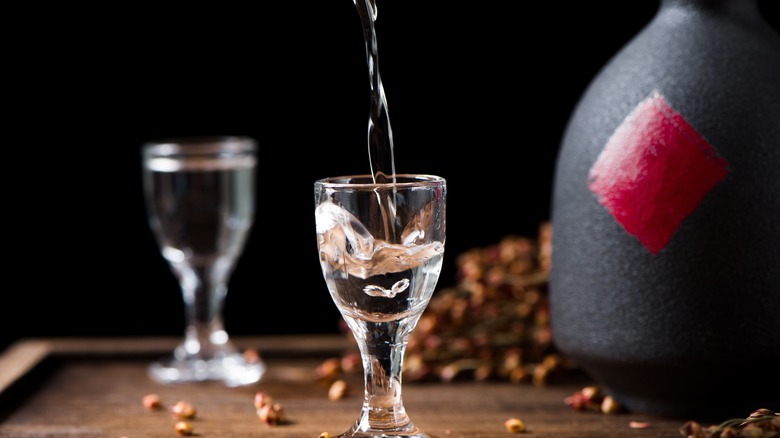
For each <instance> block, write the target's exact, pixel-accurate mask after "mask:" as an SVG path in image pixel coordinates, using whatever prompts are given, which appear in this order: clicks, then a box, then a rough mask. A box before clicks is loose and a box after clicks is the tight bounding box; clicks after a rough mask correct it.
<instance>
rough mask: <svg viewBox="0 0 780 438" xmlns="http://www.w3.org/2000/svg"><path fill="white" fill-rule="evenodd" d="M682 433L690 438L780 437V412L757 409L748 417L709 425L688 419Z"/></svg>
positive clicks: (681, 430)
mask: <svg viewBox="0 0 780 438" xmlns="http://www.w3.org/2000/svg"><path fill="white" fill-rule="evenodd" d="M680 435H682V436H686V437H688V438H742V437H744V438H772V437H780V412H774V411H772V410H771V409H766V408H761V409H756V410H755V411H753V412H752V413H751V414H750V415H749V416H748V417H747V418H733V419H731V420H726V421H724V422H722V423H720V424H717V425H713V426H708V427H704V426H702V425H701V424H700V423H698V422H696V421H687V422H685V424H683V425H682V426H681V427H680Z"/></svg>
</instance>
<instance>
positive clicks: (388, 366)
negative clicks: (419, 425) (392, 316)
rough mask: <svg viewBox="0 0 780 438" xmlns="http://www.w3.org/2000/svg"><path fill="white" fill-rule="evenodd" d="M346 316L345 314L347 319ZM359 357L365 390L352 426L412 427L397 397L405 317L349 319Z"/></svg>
mask: <svg viewBox="0 0 780 438" xmlns="http://www.w3.org/2000/svg"><path fill="white" fill-rule="evenodd" d="M349 319H350V318H347V320H349ZM349 322H350V326H352V327H353V331H354V330H355V329H357V330H358V332H355V333H354V334H355V339H356V340H357V341H358V346H359V348H360V352H361V356H362V359H363V373H364V374H363V378H364V384H365V394H364V400H363V409H362V411H361V414H360V418H359V419H358V420H357V422H356V423H355V426H354V427H353V429H354V430H355V431H358V432H364V433H380V434H381V433H383V432H393V433H397V432H406V431H414V430H416V428H415V427H414V425H413V424H412V422H411V421H410V420H409V416H408V415H407V414H406V409H405V408H404V406H403V400H402V398H401V368H402V364H403V357H404V352H405V350H406V343H407V341H408V339H409V333H410V330H409V328H408V327H409V324H408V321H405V322H403V323H402V322H399V321H391V322H381V323H372V322H365V321H361V322H357V321H354V320H353V321H349Z"/></svg>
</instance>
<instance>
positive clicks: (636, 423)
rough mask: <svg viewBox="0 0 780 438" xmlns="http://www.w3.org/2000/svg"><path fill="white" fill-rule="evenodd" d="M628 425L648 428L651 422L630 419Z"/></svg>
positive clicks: (633, 427) (635, 427)
mask: <svg viewBox="0 0 780 438" xmlns="http://www.w3.org/2000/svg"><path fill="white" fill-rule="evenodd" d="M628 427H630V428H631V429H647V428H649V427H650V423H649V422H647V421H629V422H628Z"/></svg>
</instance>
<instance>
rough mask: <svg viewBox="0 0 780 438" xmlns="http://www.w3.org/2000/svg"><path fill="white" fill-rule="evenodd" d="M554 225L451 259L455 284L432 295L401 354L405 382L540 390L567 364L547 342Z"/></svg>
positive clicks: (543, 226)
mask: <svg viewBox="0 0 780 438" xmlns="http://www.w3.org/2000/svg"><path fill="white" fill-rule="evenodd" d="M551 253H552V228H551V225H550V224H549V223H544V224H542V225H541V227H540V229H539V236H538V238H537V239H535V240H534V239H531V238H526V237H518V236H507V237H505V238H503V239H502V240H501V241H500V242H499V243H498V244H495V245H491V246H488V247H486V248H475V249H471V250H469V251H466V252H464V253H462V254H460V255H458V258H457V259H456V263H457V268H458V282H457V284H456V285H455V286H453V287H449V288H445V289H442V290H440V291H439V292H437V293H436V294H435V295H434V296H433V298H432V299H431V302H430V303H429V305H428V307H427V308H426V310H425V312H424V313H423V315H422V317H421V318H420V321H419V323H418V325H417V328H416V329H415V330H414V331H413V332H412V334H411V337H410V340H409V344H408V346H407V349H406V356H405V363H404V379H406V380H408V381H425V380H440V381H451V380H456V379H473V380H505V381H511V382H533V383H534V384H538V385H543V384H546V383H548V381H549V380H550V378H551V376H552V375H554V374H555V373H556V372H558V371H562V370H564V369H566V368H568V367H570V366H571V364H570V363H568V362H567V361H566V360H564V358H563V357H562V356H561V355H560V354H558V352H557V351H556V350H555V347H554V345H553V343H552V332H551V328H550V313H549V303H548V293H547V286H548V278H549V272H550V258H551Z"/></svg>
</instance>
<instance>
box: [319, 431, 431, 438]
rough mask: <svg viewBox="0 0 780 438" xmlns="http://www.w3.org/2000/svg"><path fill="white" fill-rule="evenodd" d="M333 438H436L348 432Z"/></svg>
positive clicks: (425, 434) (419, 434)
mask: <svg viewBox="0 0 780 438" xmlns="http://www.w3.org/2000/svg"><path fill="white" fill-rule="evenodd" d="M333 438H437V437H436V436H434V435H428V434H427V433H421V432H418V433H415V434H412V435H408V434H403V433H401V434H392V433H367V432H352V431H348V432H345V433H342V434H341V435H336V436H334V437H333Z"/></svg>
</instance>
